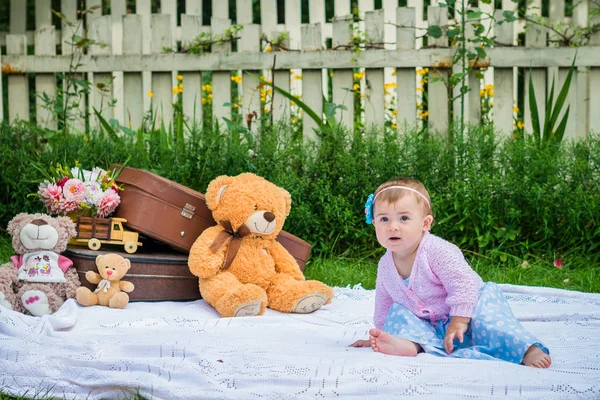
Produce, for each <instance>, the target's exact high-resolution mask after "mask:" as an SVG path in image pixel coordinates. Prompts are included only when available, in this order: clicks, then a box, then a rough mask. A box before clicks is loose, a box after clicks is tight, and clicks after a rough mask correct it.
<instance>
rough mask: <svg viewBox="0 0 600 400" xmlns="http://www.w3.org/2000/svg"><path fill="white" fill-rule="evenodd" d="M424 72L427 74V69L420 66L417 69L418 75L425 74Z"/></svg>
mask: <svg viewBox="0 0 600 400" xmlns="http://www.w3.org/2000/svg"><path fill="white" fill-rule="evenodd" d="M423 74H425V70H423V69H421V68H418V69H417V75H423Z"/></svg>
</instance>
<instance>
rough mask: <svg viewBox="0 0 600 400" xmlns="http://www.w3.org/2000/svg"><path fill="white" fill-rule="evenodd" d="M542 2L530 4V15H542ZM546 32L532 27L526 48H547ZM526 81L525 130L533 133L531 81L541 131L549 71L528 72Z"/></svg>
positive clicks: (526, 38) (528, 31)
mask: <svg viewBox="0 0 600 400" xmlns="http://www.w3.org/2000/svg"><path fill="white" fill-rule="evenodd" d="M541 6H542V0H533V1H532V2H531V3H528V9H527V12H528V14H537V15H541V12H542V10H541ZM546 33H547V32H546V30H545V29H543V28H540V27H539V26H538V25H532V26H530V27H529V28H527V30H526V31H525V47H532V48H541V47H546ZM525 76H526V79H525V89H526V90H525V130H526V131H527V132H532V131H533V130H532V125H531V110H530V108H529V90H528V89H527V88H528V87H529V79H531V81H532V83H533V88H534V91H535V98H536V100H537V109H538V113H539V115H540V119H541V122H540V129H541V123H542V122H543V121H544V115H545V113H546V101H545V99H546V82H547V69H545V68H533V69H532V70H531V71H529V69H528V70H527V72H526V74H525Z"/></svg>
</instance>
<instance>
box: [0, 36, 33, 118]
mask: <svg viewBox="0 0 600 400" xmlns="http://www.w3.org/2000/svg"><path fill="white" fill-rule="evenodd" d="M6 54H8V55H12V54H14V55H23V56H24V55H26V54H27V36H26V35H6ZM16 119H22V120H23V121H29V80H28V79H27V75H26V74H12V73H11V74H10V75H8V122H13V121H15V120H16Z"/></svg>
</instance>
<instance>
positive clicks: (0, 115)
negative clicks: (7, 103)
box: [0, 52, 4, 121]
mask: <svg viewBox="0 0 600 400" xmlns="http://www.w3.org/2000/svg"><path fill="white" fill-rule="evenodd" d="M1 66H2V53H1V52H0V93H2V96H0V121H4V88H3V86H4V85H3V83H2V81H3V80H4V78H3V77H2V67H1Z"/></svg>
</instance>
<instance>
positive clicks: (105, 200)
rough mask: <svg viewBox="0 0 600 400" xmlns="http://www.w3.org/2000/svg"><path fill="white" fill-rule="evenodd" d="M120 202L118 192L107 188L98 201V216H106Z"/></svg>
mask: <svg viewBox="0 0 600 400" xmlns="http://www.w3.org/2000/svg"><path fill="white" fill-rule="evenodd" d="M120 202H121V198H120V197H119V195H118V194H116V193H115V192H114V191H113V190H107V191H106V192H104V196H103V197H102V199H100V203H98V216H99V217H102V218H104V217H106V216H108V215H109V214H110V213H112V212H113V211H114V210H115V208H117V206H118V205H119V203H120Z"/></svg>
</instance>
